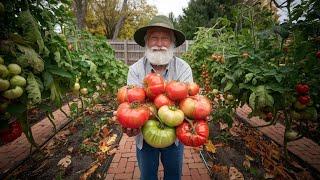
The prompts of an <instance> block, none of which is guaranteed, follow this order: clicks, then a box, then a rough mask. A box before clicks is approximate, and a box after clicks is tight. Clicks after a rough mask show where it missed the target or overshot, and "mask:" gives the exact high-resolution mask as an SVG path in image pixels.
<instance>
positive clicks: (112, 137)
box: [107, 134, 118, 146]
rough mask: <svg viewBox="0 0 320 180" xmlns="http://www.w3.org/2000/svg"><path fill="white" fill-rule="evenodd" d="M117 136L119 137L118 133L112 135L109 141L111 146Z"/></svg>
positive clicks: (108, 143)
mask: <svg viewBox="0 0 320 180" xmlns="http://www.w3.org/2000/svg"><path fill="white" fill-rule="evenodd" d="M117 137H118V135H116V134H112V136H111V137H110V138H109V140H108V141H107V145H108V146H110V145H112V144H113V143H115V142H116V139H117Z"/></svg>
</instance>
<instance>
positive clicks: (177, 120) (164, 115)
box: [158, 106, 184, 127]
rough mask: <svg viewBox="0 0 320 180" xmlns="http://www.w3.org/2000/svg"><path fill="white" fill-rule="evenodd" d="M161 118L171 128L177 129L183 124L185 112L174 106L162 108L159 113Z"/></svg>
mask: <svg viewBox="0 0 320 180" xmlns="http://www.w3.org/2000/svg"><path fill="white" fill-rule="evenodd" d="M158 115H159V118H160V119H161V121H162V122H163V123H165V124H166V125H167V126H169V127H175V126H178V125H180V124H181V123H182V122H183V119H184V114H183V112H182V111H181V110H180V109H178V108H176V107H174V106H162V107H161V108H160V109H159V111H158Z"/></svg>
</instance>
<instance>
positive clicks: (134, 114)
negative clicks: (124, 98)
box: [117, 102, 150, 129]
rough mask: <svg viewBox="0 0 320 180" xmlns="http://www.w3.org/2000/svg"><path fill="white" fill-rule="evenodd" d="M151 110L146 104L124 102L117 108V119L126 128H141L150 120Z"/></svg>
mask: <svg viewBox="0 0 320 180" xmlns="http://www.w3.org/2000/svg"><path fill="white" fill-rule="evenodd" d="M149 116H150V110H149V108H148V107H146V106H141V105H137V104H129V103H128V102H124V103H122V104H120V106H119V107H118V109H117V119H118V121H119V123H120V124H121V125H122V126H123V127H125V128H134V129H135V128H140V127H141V126H143V125H144V123H145V122H146V121H148V119H149Z"/></svg>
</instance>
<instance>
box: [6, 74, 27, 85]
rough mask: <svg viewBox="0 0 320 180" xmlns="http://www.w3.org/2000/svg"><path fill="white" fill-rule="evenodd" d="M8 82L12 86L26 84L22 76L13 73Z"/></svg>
mask: <svg viewBox="0 0 320 180" xmlns="http://www.w3.org/2000/svg"><path fill="white" fill-rule="evenodd" d="M10 84H11V86H12V87H16V86H20V87H24V86H25V85H26V84H27V81H26V79H25V78H24V77H22V76H20V75H15V76H13V77H12V78H11V79H10Z"/></svg>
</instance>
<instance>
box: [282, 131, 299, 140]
mask: <svg viewBox="0 0 320 180" xmlns="http://www.w3.org/2000/svg"><path fill="white" fill-rule="evenodd" d="M285 137H286V138H287V139H288V140H289V141H293V140H295V139H297V138H298V133H297V132H295V131H293V130H288V131H287V132H286V133H285Z"/></svg>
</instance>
